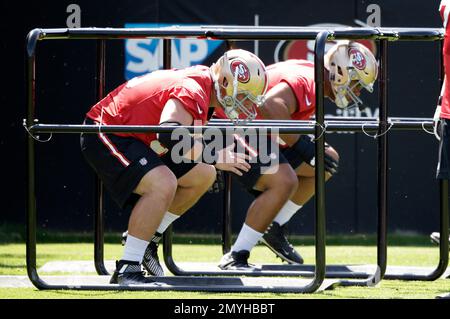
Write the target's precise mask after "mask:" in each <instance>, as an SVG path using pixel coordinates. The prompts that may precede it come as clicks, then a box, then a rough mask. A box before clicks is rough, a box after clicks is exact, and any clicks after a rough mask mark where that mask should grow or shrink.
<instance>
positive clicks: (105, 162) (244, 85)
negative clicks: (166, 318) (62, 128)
mask: <svg viewBox="0 0 450 319" xmlns="http://www.w3.org/2000/svg"><path fill="white" fill-rule="evenodd" d="M266 89H267V74H266V70H265V66H264V64H263V63H262V62H261V60H260V59H259V58H258V57H256V56H255V55H254V54H252V53H250V52H248V51H245V50H231V51H228V52H226V53H225V54H224V55H223V56H222V57H221V58H220V59H219V60H218V62H217V63H215V64H214V65H213V66H211V67H207V66H194V67H189V68H185V69H178V70H177V69H172V70H161V71H155V72H152V73H150V74H147V75H143V76H141V77H137V78H133V79H131V80H130V81H128V82H126V83H124V84H122V85H121V86H119V87H118V88H116V89H115V90H113V91H112V92H110V93H109V94H108V95H107V96H106V97H105V98H104V99H102V100H101V101H99V102H98V103H97V104H95V105H94V106H93V107H92V108H91V109H90V111H89V112H88V113H87V114H86V119H85V123H86V124H90V125H98V126H99V132H100V128H101V126H106V125H160V126H170V127H174V128H176V127H177V126H180V125H193V123H194V121H200V122H201V123H206V122H207V121H208V118H209V116H211V114H212V111H213V110H214V109H216V108H223V110H224V111H225V114H226V115H227V116H228V118H230V119H233V120H236V119H237V117H238V116H239V115H240V114H243V115H244V116H245V117H247V118H249V119H251V118H252V117H254V116H256V112H255V104H256V103H258V102H259V101H260V100H261V98H262V96H263V95H264V94H265V91H266ZM177 143H178V141H177V140H173V136H172V134H171V133H170V132H169V133H159V134H155V133H113V134H106V133H99V134H82V135H81V149H82V153H83V155H84V157H85V159H86V160H87V162H88V163H89V164H90V165H91V166H92V168H93V169H94V170H95V172H96V173H97V174H98V176H99V177H100V179H101V180H102V182H103V184H104V185H105V188H106V189H107V190H108V191H109V193H110V195H111V197H112V199H113V200H114V201H115V202H116V203H117V204H118V205H119V206H120V207H122V208H125V207H127V206H128V207H129V208H130V209H131V215H130V218H129V224H128V236H127V240H126V243H125V247H124V251H123V256H122V258H121V259H120V260H119V261H117V262H116V270H115V272H114V274H113V276H112V278H111V281H110V282H111V283H113V284H121V285H128V284H145V283H149V282H153V280H152V279H150V278H149V277H146V276H144V274H143V272H142V271H141V264H142V262H143V260H144V255H145V256H146V259H145V260H144V266H145V268H147V270H148V271H149V272H152V271H153V269H154V266H155V264H157V266H159V262H158V259H157V255H156V249H157V243H158V240H159V238H160V235H158V233H162V232H163V231H164V230H165V228H166V227H167V226H168V225H170V223H171V222H173V220H175V219H176V218H178V216H179V215H181V214H182V213H184V212H185V211H186V210H187V209H189V208H190V207H191V206H192V205H194V204H195V203H196V202H197V201H198V199H199V198H200V197H201V196H202V195H203V194H204V193H205V192H206V191H207V190H208V188H209V187H210V186H211V185H212V183H213V182H214V180H215V177H216V170H215V169H216V168H217V169H220V170H225V171H230V172H233V173H235V174H237V175H241V174H242V172H246V171H248V169H249V168H250V165H249V164H248V163H247V162H246V158H245V156H243V155H242V154H233V153H232V152H231V151H230V148H225V149H222V150H221V151H218V152H217V157H215V159H214V160H213V161H212V162H211V163H204V162H200V163H199V162H198V161H199V159H200V160H201V159H202V156H201V155H202V152H203V149H204V146H203V143H202V141H197V140H195V139H192V140H191V142H190V143H189V146H190V149H188V150H187V151H186V152H184V153H183V154H181V156H182V157H183V158H184V159H186V160H187V162H186V161H181V162H180V161H179V159H177V160H175V159H174V154H172V152H171V149H172V148H174V146H175V145H176V144H177ZM152 236H153V239H152ZM151 239H152V240H151ZM157 269H160V266H159V267H157ZM156 274H157V275H158V273H156Z"/></svg>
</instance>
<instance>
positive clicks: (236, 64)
mask: <svg viewBox="0 0 450 319" xmlns="http://www.w3.org/2000/svg"><path fill="white" fill-rule="evenodd" d="M230 69H231V72H232V73H233V75H234V74H235V73H236V70H237V73H238V81H239V82H241V83H247V82H248V81H250V70H249V69H248V67H247V66H246V65H245V64H244V63H243V62H242V61H240V60H234V61H233V62H231V64H230Z"/></svg>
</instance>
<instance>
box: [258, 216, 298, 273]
mask: <svg viewBox="0 0 450 319" xmlns="http://www.w3.org/2000/svg"><path fill="white" fill-rule="evenodd" d="M261 242H262V243H263V244H264V245H266V246H267V247H269V248H270V250H272V251H273V252H274V253H275V255H277V256H278V257H280V258H281V259H282V260H284V261H286V262H288V263H290V264H303V262H304V261H303V258H302V256H300V254H299V253H298V252H296V251H295V249H294V246H292V244H291V243H290V242H289V241H288V239H287V237H286V234H285V226H284V225H283V226H280V224H278V223H277V222H273V223H272V224H270V226H269V227H268V228H267V230H266V232H265V233H264V235H263V237H262V238H261Z"/></svg>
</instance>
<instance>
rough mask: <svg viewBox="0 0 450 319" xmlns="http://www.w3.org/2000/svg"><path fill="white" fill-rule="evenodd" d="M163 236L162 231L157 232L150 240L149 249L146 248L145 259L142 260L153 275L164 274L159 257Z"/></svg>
mask: <svg viewBox="0 0 450 319" xmlns="http://www.w3.org/2000/svg"><path fill="white" fill-rule="evenodd" d="M161 238H162V235H161V234H160V233H155V235H154V236H153V238H152V240H150V243H149V244H148V246H147V249H146V250H145V254H144V260H143V261H142V265H143V266H144V268H145V270H147V273H148V274H149V275H151V276H157V277H161V276H164V270H163V268H162V267H161V264H160V263H159V258H158V245H159V241H160V240H161Z"/></svg>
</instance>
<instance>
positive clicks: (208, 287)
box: [25, 27, 448, 293]
mask: <svg viewBox="0 0 450 319" xmlns="http://www.w3.org/2000/svg"><path fill="white" fill-rule="evenodd" d="M177 37H196V38H212V39H237V40H239V39H241V40H242V39H253V40H254V39H260V40H275V39H315V38H316V37H317V40H316V47H315V52H316V54H315V65H316V92H317V97H316V98H317V101H316V105H317V110H316V123H314V124H309V125H305V126H300V127H286V126H284V127H283V126H272V127H273V128H277V129H279V131H280V132H284V133H289V132H290V133H315V135H316V138H317V142H316V154H317V163H318V164H317V167H316V172H317V173H316V196H315V203H316V214H315V217H316V221H315V222H316V225H315V230H316V245H315V247H316V264H315V267H314V278H313V279H312V281H307V282H304V281H303V280H302V279H298V280H297V281H293V280H292V278H291V279H290V281H289V283H288V284H286V283H281V282H279V284H276V283H274V281H273V280H271V279H270V278H259V279H258V281H257V282H254V283H246V282H244V281H243V280H237V279H236V278H230V277H214V278H212V277H204V278H198V277H193V278H190V277H185V276H184V277H174V278H170V279H169V278H157V283H155V284H152V285H143V286H138V287H130V286H127V287H114V286H113V285H107V284H80V285H77V284H51V283H48V282H46V281H44V280H42V278H40V277H39V274H38V272H37V270H36V204H35V199H36V198H35V141H34V139H33V136H32V134H35V133H39V132H47V133H49V132H53V133H81V132H84V133H93V134H96V133H99V129H98V127H89V126H88V125H83V126H81V125H58V124H55V125H46V124H37V123H36V122H35V116H34V114H35V107H36V99H35V83H36V76H35V57H36V46H37V43H38V41H39V40H45V39H96V40H98V43H99V50H98V58H99V64H98V65H99V67H98V75H99V78H98V92H99V98H100V97H102V95H103V94H104V73H105V72H104V70H105V69H104V58H105V40H108V39H124V38H164V39H165V40H164V47H165V61H166V63H165V64H166V66H167V65H168V62H167V61H170V40H168V39H170V38H177ZM332 38H334V39H349V38H350V39H356V38H357V39H362V38H366V39H375V40H379V41H380V42H381V44H382V47H384V48H385V49H383V50H382V51H383V52H386V49H387V43H388V41H390V40H429V41H436V40H441V39H442V32H441V30H439V29H395V30H394V29H372V28H345V29H333V30H327V29H323V28H295V27H294V28H283V27H273V28H272V27H261V28H252V29H250V28H241V29H240V28H239V27H236V28H227V27H197V28H195V27H187V28H180V27H176V28H170V27H169V28H161V29H138V30H132V29H97V28H93V29H91V28H87V29H83V28H82V29H45V30H41V29H35V30H33V31H31V32H30V34H29V35H28V38H27V41H28V42H27V56H28V63H27V67H28V70H27V74H28V83H27V84H28V109H27V119H26V123H25V125H26V127H27V130H28V131H29V133H30V136H28V144H27V155H28V162H27V173H28V198H27V199H28V210H27V271H28V276H29V278H30V279H31V281H32V282H33V284H34V285H35V286H36V287H38V288H40V289H127V290H128V289H129V290H137V289H139V290H180V291H186V290H191V291H192V290H193V291H241V292H246V291H248V292H256V291H261V292H271V291H272V292H298V293H305V292H306V293H309V292H314V291H317V290H318V289H319V288H323V287H324V286H325V287H326V286H331V285H333V284H341V285H348V284H351V285H353V284H355V285H360V284H362V285H371V284H375V283H377V282H378V281H379V280H381V279H382V278H383V275H384V272H385V269H386V219H385V218H386V185H387V172H386V171H385V170H386V169H387V154H386V150H387V147H386V146H387V136H386V135H383V137H381V138H380V139H379V151H380V152H379V162H380V163H381V164H380V165H381V168H380V171H385V173H384V174H382V173H380V172H379V174H380V175H379V179H380V180H379V190H381V192H379V195H378V196H379V203H381V204H380V207H379V226H378V227H379V239H378V271H377V272H375V273H374V274H371V275H370V278H369V279H365V280H362V281H346V280H341V281H339V282H337V283H336V282H334V281H331V282H326V281H325V273H326V267H325V266H326V264H325V205H324V203H325V201H324V196H325V194H324V166H323V159H324V138H323V130H321V129H320V127H323V126H324V115H323V103H322V102H323V54H324V46H325V42H326V40H327V39H332ZM383 55H384V54H383ZM385 62H386V60H385V59H384V62H382V64H383V63H385ZM384 72H386V71H384ZM384 72H382V76H381V79H380V81H381V85H383V86H384V85H385V81H386V77H385V74H384V76H383V73H384ZM384 94H386V93H384ZM386 102H387V99H386V95H384V96H383V101H382V105H381V109H382V110H380V121H379V123H376V124H374V128H373V129H374V131H378V132H385V131H386V129H387V127H388V121H387V103H386ZM263 127H264V126H261V127H260V128H263ZM187 128H188V129H191V130H192V129H193V128H192V127H187ZM204 128H205V129H206V128H208V127H204ZM216 128H217V126H216ZM224 128H225V127H222V129H224ZM255 128H258V127H255ZM336 129H343V130H345V129H349V128H348V127H347V125H345V123H343V124H342V125H336ZM366 129H367V128H366ZM161 131H163V130H162V129H161V128H160V127H149V126H146V127H138V126H108V127H103V128H102V130H101V132H161ZM169 131H170V129H169ZM269 132H270V130H269ZM444 183H445V182H444ZM99 185H100V184H99ZM99 190H100V192H99V196H98V205H97V212H96V219H95V220H96V228H95V233H96V235H95V265H96V269H97V272H98V273H99V274H107V271H106V269H105V267H104V261H103V213H104V212H103V211H104V208H103V205H102V196H101V195H102V189H101V187H99ZM383 191H384V192H383ZM442 202H443V204H444V205H443V206H445V205H447V203H446V202H444V201H442ZM443 211H445V213H442V212H443ZM441 215H443V216H441V223H442V221H445V220H447V221H448V216H446V215H447V209H446V207H444V209H441ZM445 218H447V219H445ZM446 232H447V235H448V229H447V228H446V227H445V229H442V227H441V234H442V237H444V238H445V236H444V235H445V234H446ZM167 242H168V241H167ZM168 244H170V243H169V242H168ZM443 244H444V245H445V243H441V246H442V245H443ZM441 248H442V247H441ZM444 248H445V247H444ZM441 250H443V249H441ZM445 251H446V252H447V255H446V256H444V257H442V256H441V263H440V266H441V267H440V268H439V271H441V268H444V271H445V268H446V266H447V263H448V243H447V247H446V248H445ZM166 259H167V258H166ZM166 261H167V260H166ZM298 276H300V274H298ZM277 282H278V281H277Z"/></svg>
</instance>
